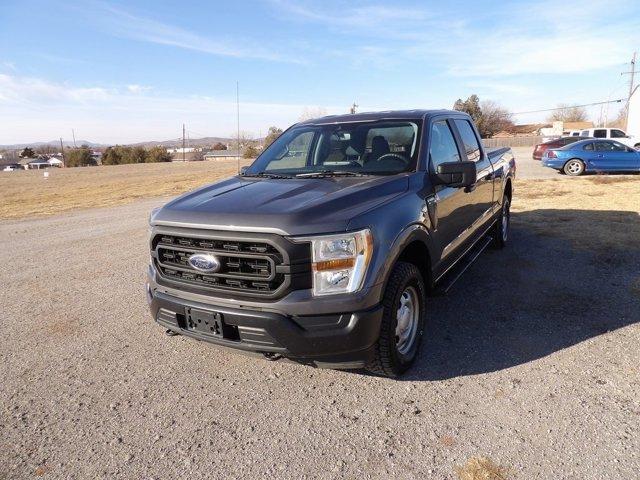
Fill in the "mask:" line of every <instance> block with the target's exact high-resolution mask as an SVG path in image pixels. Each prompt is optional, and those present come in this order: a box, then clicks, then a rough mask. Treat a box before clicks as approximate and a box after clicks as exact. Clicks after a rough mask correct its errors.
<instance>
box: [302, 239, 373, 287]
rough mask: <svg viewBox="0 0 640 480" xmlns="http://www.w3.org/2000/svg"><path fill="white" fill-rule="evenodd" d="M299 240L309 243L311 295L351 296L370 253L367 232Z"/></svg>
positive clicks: (369, 240) (370, 246)
mask: <svg viewBox="0 0 640 480" xmlns="http://www.w3.org/2000/svg"><path fill="white" fill-rule="evenodd" d="M301 240H305V241H310V242H311V259H312V262H313V265H312V271H313V294H314V295H316V296H319V295H332V294H336V293H351V292H357V291H358V290H360V288H362V283H363V282H364V277H365V274H366V272H367V267H368V266H369V262H370V261H371V256H372V252H373V237H372V235H371V231H370V230H369V229H365V230H360V231H358V232H351V233H344V234H338V235H323V236H318V237H306V238H304V239H301Z"/></svg>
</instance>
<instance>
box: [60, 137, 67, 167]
mask: <svg viewBox="0 0 640 480" xmlns="http://www.w3.org/2000/svg"><path fill="white" fill-rule="evenodd" d="M60 151H61V152H62V166H63V167H66V166H67V162H65V160H64V145H63V144H62V137H60Z"/></svg>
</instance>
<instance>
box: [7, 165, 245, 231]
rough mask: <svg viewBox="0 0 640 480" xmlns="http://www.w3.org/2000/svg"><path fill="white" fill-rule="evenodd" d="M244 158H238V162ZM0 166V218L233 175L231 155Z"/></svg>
mask: <svg viewBox="0 0 640 480" xmlns="http://www.w3.org/2000/svg"><path fill="white" fill-rule="evenodd" d="M246 162H248V161H247V160H241V164H242V165H244V164H245V163H246ZM46 171H48V172H49V178H45V177H44V175H43V173H44V170H29V171H24V172H0V192H1V193H0V219H11V218H23V217H33V216H44V215H53V214H56V213H61V212H65V211H68V210H75V209H79V208H93V207H108V206H113V205H122V204H125V203H130V202H132V201H134V200H136V199H138V198H146V197H158V196H163V195H178V194H180V193H182V192H186V191H188V190H191V189H193V188H195V187H197V186H199V185H203V184H205V183H210V182H213V181H216V180H218V179H221V178H224V177H227V176H230V175H233V174H234V173H236V171H237V163H236V161H235V160H217V161H209V162H187V163H182V162H171V163H143V164H133V165H110V166H102V167H85V168H66V169H57V168H52V169H48V170H46Z"/></svg>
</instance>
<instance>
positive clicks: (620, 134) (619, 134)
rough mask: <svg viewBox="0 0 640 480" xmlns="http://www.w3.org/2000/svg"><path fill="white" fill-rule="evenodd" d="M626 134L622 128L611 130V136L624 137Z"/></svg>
mask: <svg viewBox="0 0 640 480" xmlns="http://www.w3.org/2000/svg"><path fill="white" fill-rule="evenodd" d="M626 136H627V135H626V134H625V133H624V132H623V131H622V130H615V129H614V130H611V138H624V137H626Z"/></svg>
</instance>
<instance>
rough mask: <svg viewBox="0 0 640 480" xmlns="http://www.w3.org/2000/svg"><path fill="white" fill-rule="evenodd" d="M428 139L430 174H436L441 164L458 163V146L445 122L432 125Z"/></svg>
mask: <svg viewBox="0 0 640 480" xmlns="http://www.w3.org/2000/svg"><path fill="white" fill-rule="evenodd" d="M430 137H431V141H430V142H431V145H430V147H429V158H430V159H431V161H430V165H431V166H430V169H431V170H430V171H431V173H436V169H437V167H438V165H440V164H441V163H446V162H459V161H460V152H458V146H457V145H456V141H455V139H454V138H453V133H452V132H451V129H450V128H449V125H448V124H447V122H446V121H445V120H441V121H438V122H435V123H434V124H433V126H432V127H431V135H430Z"/></svg>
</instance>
